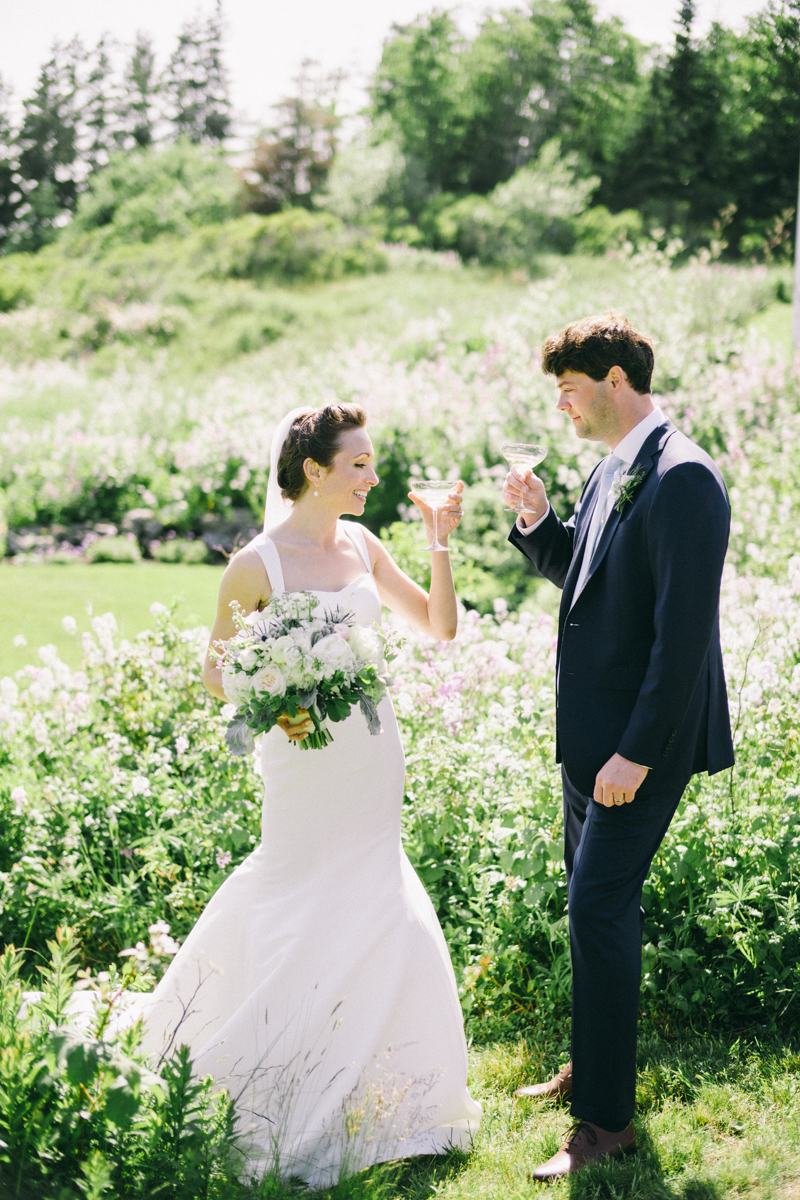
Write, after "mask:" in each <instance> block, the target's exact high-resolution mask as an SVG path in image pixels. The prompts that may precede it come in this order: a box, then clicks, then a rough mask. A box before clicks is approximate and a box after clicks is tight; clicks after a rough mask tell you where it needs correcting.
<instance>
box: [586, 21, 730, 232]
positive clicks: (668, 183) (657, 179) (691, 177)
mask: <svg viewBox="0 0 800 1200" xmlns="http://www.w3.org/2000/svg"><path fill="white" fill-rule="evenodd" d="M694 17H695V7H694V3H693V0H683V3H682V4H681V8H680V12H679V17H678V27H677V32H676V37H675V46H674V49H673V51H672V53H671V54H670V55H668V56H666V57H662V59H661V60H660V61H657V62H656V64H655V66H654V67H653V70H652V72H651V76H650V81H649V88H648V93H647V97H646V99H645V101H644V103H643V107H642V114H641V120H640V124H639V127H638V129H637V130H636V132H635V133H634V135H633V137H632V138H631V139H630V142H629V144H628V146H627V147H623V150H622V153H621V154H620V155H619V158H618V160H617V164H616V170H613V169H612V170H610V171H609V172H607V174H606V179H605V181H604V187H603V188H602V189H601V192H600V196H599V197H598V198H599V199H601V200H602V201H603V202H605V203H607V204H608V205H609V207H610V208H624V207H636V208H639V209H640V210H642V211H643V212H644V213H645V214H646V215H648V216H649V217H650V218H651V220H653V221H655V222H657V223H658V224H661V225H663V226H665V227H667V228H676V229H680V230H682V231H683V233H684V234H685V236H687V237H688V238H689V240H690V242H691V241H693V240H695V239H697V238H704V237H705V236H707V233H708V231H709V230H710V228H711V226H712V223H713V222H714V220H715V219H716V218H717V217H718V216H719V214H720V212H721V211H722V210H723V209H724V208H726V207H727V206H728V205H730V203H731V202H734V203H735V200H736V197H735V192H736V186H735V177H736V174H737V172H738V170H739V168H740V165H741V150H742V146H743V145H744V142H745V140H746V137H747V120H748V118H747V113H746V111H745V110H743V108H742V105H741V98H742V88H743V80H742V78H741V77H740V72H739V71H738V70H737V56H738V49H739V46H738V39H737V36H736V35H735V34H734V33H732V32H731V31H730V30H727V29H724V28H723V27H722V26H721V25H718V24H715V25H713V26H712V28H711V31H710V33H709V35H708V37H707V38H705V39H704V40H703V41H700V40H698V39H696V38H694V37H693V35H692V29H693V24H694ZM732 188H733V193H732V190H731V189H732Z"/></svg>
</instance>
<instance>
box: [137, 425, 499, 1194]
mask: <svg viewBox="0 0 800 1200" xmlns="http://www.w3.org/2000/svg"><path fill="white" fill-rule="evenodd" d="M365 420H366V418H365V414H364V411H363V409H361V408H359V407H358V406H356V405H351V404H334V405H328V406H327V407H325V408H321V409H316V410H312V409H308V408H305V409H297V410H295V411H294V412H291V413H289V414H288V415H287V417H285V418H284V420H283V421H282V422H281V424H280V425H279V427H278V429H277V430H276V432H275V435H274V437H273V442H272V451H271V456H270V476H269V493H268V498H267V515H266V519H265V532H264V533H262V534H260V535H259V536H258V537H256V538H254V539H253V541H251V542H250V543H249V545H247V546H245V547H244V549H242V550H240V551H239V552H238V553H237V554H236V555H234V557H233V558H232V559H231V562H230V563H229V565H228V567H227V569H226V571H225V574H224V575H223V578H222V584H221V587H220V594H219V607H218V611H217V617H216V621H215V624H214V629H213V631H212V634H211V640H212V642H214V641H216V640H217V639H221V638H224V639H227V638H229V637H231V636H233V634H234V632H235V630H234V625H233V622H232V619H231V609H230V604H231V602H232V601H234V600H236V601H238V602H239V604H240V605H241V606H242V608H243V609H244V611H245V612H247V613H249V612H253V611H254V610H256V609H262V608H263V607H264V606H265V605H266V603H267V602H268V600H269V599H270V597H271V596H273V595H275V594H277V593H279V592H282V591H302V590H307V591H312V592H314V594H315V595H316V596H317V597H318V598H319V600H320V602H321V604H323V605H325V606H326V607H332V606H334V605H339V606H341V607H343V608H346V609H350V610H351V611H352V612H353V613H354V614H355V618H356V620H357V621H358V622H360V623H361V624H370V623H371V622H373V621H378V620H380V616H381V603H383V604H385V605H387V606H388V607H389V608H391V609H393V610H394V611H395V612H397V613H399V614H400V615H401V616H403V617H405V618H406V620H408V621H410V622H411V623H412V624H413V625H415V626H416V627H417V628H418V629H421V630H422V631H423V632H425V633H427V634H429V635H430V636H431V637H433V638H437V639H440V640H450V639H451V638H453V637H454V636H455V633H456V625H457V610H456V597H455V591H454V589H453V579H452V575H451V572H450V563H449V555H447V554H436V553H434V554H433V556H432V558H433V564H432V575H431V590H430V595H426V594H425V592H424V591H423V590H422V589H421V588H420V587H418V586H417V585H416V584H415V583H414V582H413V581H412V580H411V579H409V578H408V576H407V575H405V574H404V573H403V572H402V571H401V570H400V569H399V567H397V565H396V564H395V563H394V562H393V560H392V558H391V556H390V555H389V553H388V551H387V550H386V548H385V547H384V546H383V545H382V543H381V542H380V541H379V540H378V539H377V538H376V537H374V536H373V534H371V533H370V532H368V531H367V530H366V529H365V528H364V527H363V526H362V525H359V524H357V523H356V522H353V521H346V522H345V521H341V520H339V518H340V517H341V516H342V515H344V514H347V515H348V516H354V517H360V516H361V514H362V513H363V512H364V508H365V506H366V504H367V497H368V494H369V491H370V489H371V488H373V487H375V486H376V485H377V483H378V477H377V475H376V473H375V468H374V466H373V459H374V455H373V448H372V443H371V441H370V438H369V435H368V434H367V431H366V429H365ZM461 490H462V488H461V485H459V487H458V489H457V491H455V492H453V493H452V494H451V504H450V507H449V508H448V509H447V510H445V511H443V512H442V513H440V515H439V538H440V540H443V541H444V542H445V543H446V539H447V536H448V534H449V533H450V532H451V531H452V530H453V529H454V528H455V527H456V526H457V525H458V523H459V521H460V519H461V508H460V492H461ZM411 499H412V500H413V501H414V503H415V504H417V506H418V507H419V508H420V510H421V511H422V514H423V517H424V518H425V523H426V526H428V533H429V534H430V533H431V532H432V514H431V512H430V510H429V509H428V507H427V506H426V505H425V504H424V503H423V502H422V501H421V500H420V499H419V498H418V497H417V496H415V495H414V493H412V494H411ZM204 680H205V684H206V687H207V688H208V690H209V691H210V692H211V693H212V695H214V696H217V697H219V698H220V699H225V696H224V692H223V690H222V686H221V674H220V670H219V668H217V667H215V666H214V665H213V660H212V659H211V657H210V656H209V657H208V658H207V660H206V665H205V670H204ZM379 715H380V719H381V724H382V732H381V733H380V734H378V735H377V736H372V735H370V733H369V731H368V728H367V724H366V721H365V719H364V717H363V716H362V714H361V712H360V711H358V710H354V711H353V713H351V715H350V717H349V718H348V719H347V720H345V721H343V722H340V723H338V724H336V725H334V727H333V730H332V732H333V738H334V740H333V743H332V744H331V745H329V746H327V747H326V748H325V749H323V750H310V751H305V752H302V753H301V750H300V748H299V747H298V746H295V745H292V742H295V741H298V740H302V739H303V738H304V737H305V736H307V734H308V733H309V732H310V731H311V729H312V728H313V726H312V724H311V721H310V719H307V720H306V721H305V722H303V723H301V724H295V725H289V724H288V721H287V720H284V719H282V720H281V723H280V724H281V727H280V728H277V727H276V728H274V729H272V730H271V731H270V732H269V733H268V734H266V735H265V736H264V737H263V739H262V748H261V759H262V773H263V778H264V806H263V812H262V842H261V844H260V845H259V846H258V847H257V849H256V850H255V851H254V852H253V853H252V854H251V855H250V856H249V858H247V859H246V860H245V861H244V862H243V863H242V864H241V866H240V867H239V868H238V869H237V870H236V871H234V872H233V874H232V875H231V876H230V877H229V878H228V879H227V880H226V881H225V883H224V884H223V885H222V887H221V888H220V889H219V891H218V892H217V893H216V894H215V896H214V897H213V898H212V900H211V902H210V903H209V905H208V907H207V908H206V909H205V911H204V913H203V915H202V916H201V918H200V920H199V921H198V923H197V925H196V926H195V927H194V929H193V930H192V932H191V933H190V935H189V937H188V938H187V939H186V942H185V943H184V945H183V946H182V947H181V950H180V952H179V953H178V955H177V956H176V958H175V960H174V962H173V963H172V965H171V967H170V969H169V970H168V971H167V973H166V975H165V976H164V978H163V979H162V981H161V983H160V984H159V985H158V987H157V988H156V990H155V992H154V993H153V996H152V999H151V1000H150V1001H149V1003H148V1006H147V1010H146V1013H145V1017H146V1027H147V1034H146V1043H145V1045H146V1047H147V1048H148V1049H149V1050H151V1051H152V1052H154V1053H160V1054H165V1053H168V1052H169V1050H170V1049H172V1048H173V1047H174V1046H177V1045H179V1044H181V1043H186V1044H187V1045H189V1046H190V1048H191V1051H192V1055H193V1059H194V1065H195V1070H196V1071H197V1073H198V1074H200V1075H208V1074H210V1075H212V1076H213V1077H214V1079H215V1081H216V1083H218V1084H219V1085H220V1086H224V1087H226V1088H227V1089H228V1091H229V1093H230V1094H231V1096H232V1097H233V1098H234V1099H235V1100H236V1105H237V1111H238V1113H239V1117H240V1128H241V1129H242V1130H243V1132H244V1134H245V1146H246V1153H247V1167H248V1169H249V1171H250V1172H251V1173H253V1174H260V1173H264V1172H266V1171H268V1170H276V1171H278V1172H279V1173H280V1174H281V1175H283V1176H292V1175H295V1176H300V1177H302V1178H303V1179H305V1180H306V1181H307V1182H308V1183H309V1184H312V1185H314V1186H322V1185H326V1184H330V1183H331V1182H335V1180H336V1179H337V1178H339V1177H340V1175H341V1174H342V1173H345V1172H352V1171H358V1170H361V1169H362V1168H364V1167H366V1166H369V1165H371V1164H372V1163H374V1162H383V1161H387V1160H390V1159H397V1158H405V1157H407V1156H410V1155H418V1154H439V1153H443V1152H445V1151H446V1150H448V1149H450V1148H451V1147H452V1146H459V1147H468V1146H469V1145H470V1142H471V1138H472V1136H473V1134H474V1133H475V1131H476V1129H477V1127H478V1122H479V1119H480V1111H481V1109H480V1105H479V1104H478V1103H476V1101H474V1100H473V1099H472V1098H471V1096H470V1095H469V1092H468V1091H467V1055H466V1044H465V1040H464V1031H463V1024H462V1016H461V1009H460V1006H459V1001H458V994H457V991H456V981H455V976H454V974H453V968H452V965H451V963H450V958H449V955H448V951H447V946H446V945H445V941H444V937H443V935H442V931H441V928H440V926H439V923H438V921H437V918H436V915H435V912H434V909H433V906H432V904H431V902H430V900H429V898H428V896H427V894H426V892H425V891H424V889H423V886H422V884H421V882H420V880H419V879H418V877H417V875H416V874H415V872H414V869H413V868H412V866H411V864H410V862H409V860H408V859H407V857H406V855H405V852H404V851H403V848H402V845H401V840H400V809H401V805H402V800H403V786H404V773H405V763H404V758H403V748H402V745H401V741H400V734H399V731H398V727H397V721H396V719H395V715H394V710H393V708H392V703H391V700H390V699H389V697H386V698H385V699H384V700H383V701H382V702H381V704H380V706H379Z"/></svg>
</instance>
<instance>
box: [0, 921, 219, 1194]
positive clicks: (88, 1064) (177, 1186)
mask: <svg viewBox="0 0 800 1200" xmlns="http://www.w3.org/2000/svg"><path fill="white" fill-rule="evenodd" d="M46 950H47V956H46V958H45V959H44V963H43V965H41V966H39V972H40V973H41V981H40V986H41V989H42V990H41V992H40V993H39V994H38V995H36V996H31V995H30V994H28V995H27V996H26V995H25V994H24V993H23V990H22V985H21V980H20V973H21V970H22V968H23V964H24V961H25V956H24V952H23V951H19V950H15V949H14V947H13V946H10V947H7V948H6V950H5V952H4V953H3V954H2V955H1V956H0V1055H2V1063H3V1066H2V1081H1V1082H0V1093H1V1094H2V1104H0V1190H1V1191H2V1195H3V1196H4V1197H8V1200H12V1198H14V1197H19V1198H20V1200H50V1198H51V1197H53V1196H59V1197H64V1198H65V1200H66V1198H67V1197H70V1198H71V1197H77V1196H78V1195H80V1194H82V1195H84V1196H85V1197H88V1198H89V1200H92V1198H95V1197H96V1198H98V1200H99V1197H101V1196H102V1195H104V1194H105V1193H107V1192H109V1191H111V1190H112V1189H113V1191H111V1194H112V1195H125V1196H141V1197H144V1196H152V1195H155V1194H168V1195H169V1196H170V1197H172V1198H173V1200H193V1198H194V1197H196V1196H200V1195H203V1196H209V1195H211V1194H217V1195H218V1194H219V1192H217V1191H216V1189H217V1188H220V1189H227V1188H230V1187H233V1186H235V1180H236V1163H235V1159H234V1150H235V1138H234V1134H233V1125H234V1112H233V1106H232V1104H231V1102H230V1101H229V1100H228V1098H227V1096H225V1095H224V1094H217V1095H213V1094H212V1088H211V1080H210V1079H208V1080H205V1081H198V1080H197V1079H196V1078H194V1077H193V1076H192V1073H191V1063H190V1061H189V1056H188V1053H187V1050H186V1047H182V1048H181V1049H180V1050H179V1051H178V1052H177V1054H176V1055H175V1057H174V1059H173V1060H172V1061H170V1062H165V1063H164V1064H163V1065H162V1066H161V1067H160V1068H159V1069H158V1071H153V1070H152V1069H150V1068H149V1067H148V1065H147V1064H146V1062H145V1059H144V1056H143V1055H142V1054H141V1053H140V1052H139V1049H138V1043H139V1037H140V1032H141V1030H140V1026H139V1025H138V1024H137V1025H134V1026H132V1027H129V1028H128V1029H127V1030H126V1031H125V1032H124V1033H121V1034H119V1035H116V1034H114V1033H113V1032H112V1029H113V1017H114V1016H115V1014H116V1011H117V1009H118V1008H119V1006H120V996H119V994H120V991H121V989H123V988H125V987H127V988H130V987H131V984H132V983H134V985H135V980H134V979H133V977H132V976H133V973H132V970H131V969H128V968H126V970H125V971H124V972H120V971H119V970H118V968H117V966H116V965H114V966H112V968H111V971H110V972H107V973H106V976H105V979H103V978H102V977H101V978H99V979H98V978H97V977H94V978H92V975H91V971H89V972H88V973H87V972H86V971H83V972H82V976H83V978H82V979H80V980H79V979H78V978H77V977H76V968H77V966H78V961H77V959H78V955H77V945H76V941H75V937H74V933H73V931H71V930H69V929H68V928H64V927H61V928H59V929H58V930H57V932H56V935H55V938H54V939H53V940H52V941H49V942H48V944H47V947H46ZM87 985H88V987H89V988H90V989H91V991H90V995H91V994H94V995H95V996H96V997H97V1008H96V1012H95V1016H94V1017H93V1018H92V1019H91V1020H89V1021H88V1022H87V1021H86V1020H84V1021H83V1022H82V1023H81V1024H77V1023H73V1022H74V1021H75V1019H76V1013H75V1011H74V1009H73V1001H74V998H75V992H77V991H78V989H80V988H85V987H87ZM79 995H80V993H79ZM83 995H84V996H85V992H84V993H83ZM83 1008H84V1011H85V1006H83ZM87 1024H88V1026H89V1027H88V1028H86V1027H85V1026H86V1025H87ZM167 1188H168V1192H167V1191H166V1190H165V1189H167Z"/></svg>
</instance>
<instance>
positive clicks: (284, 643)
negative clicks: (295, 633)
mask: <svg viewBox="0 0 800 1200" xmlns="http://www.w3.org/2000/svg"><path fill="white" fill-rule="evenodd" d="M294 645H295V643H294V639H293V638H291V637H290V636H289V634H288V633H285V634H284V635H283V637H279V638H275V641H274V642H273V643H272V647H271V649H270V658H271V659H273V661H274V662H276V663H279V664H280V665H281V666H283V664H284V663H285V662H286V655H287V654H288V653H290V652H291V651H293V650H294Z"/></svg>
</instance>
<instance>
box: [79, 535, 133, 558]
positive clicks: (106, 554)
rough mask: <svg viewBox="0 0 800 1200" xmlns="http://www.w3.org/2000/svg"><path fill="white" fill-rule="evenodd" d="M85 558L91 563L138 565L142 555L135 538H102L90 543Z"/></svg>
mask: <svg viewBox="0 0 800 1200" xmlns="http://www.w3.org/2000/svg"><path fill="white" fill-rule="evenodd" d="M84 557H85V558H86V561H87V562H90V563H101V562H105V563H137V562H140V561H141V557H142V554H141V551H140V549H139V546H138V544H137V542H136V540H135V539H133V538H127V537H101V538H98V539H97V541H96V542H90V543H89V545H88V546H87V547H86V552H85V555H84Z"/></svg>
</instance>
